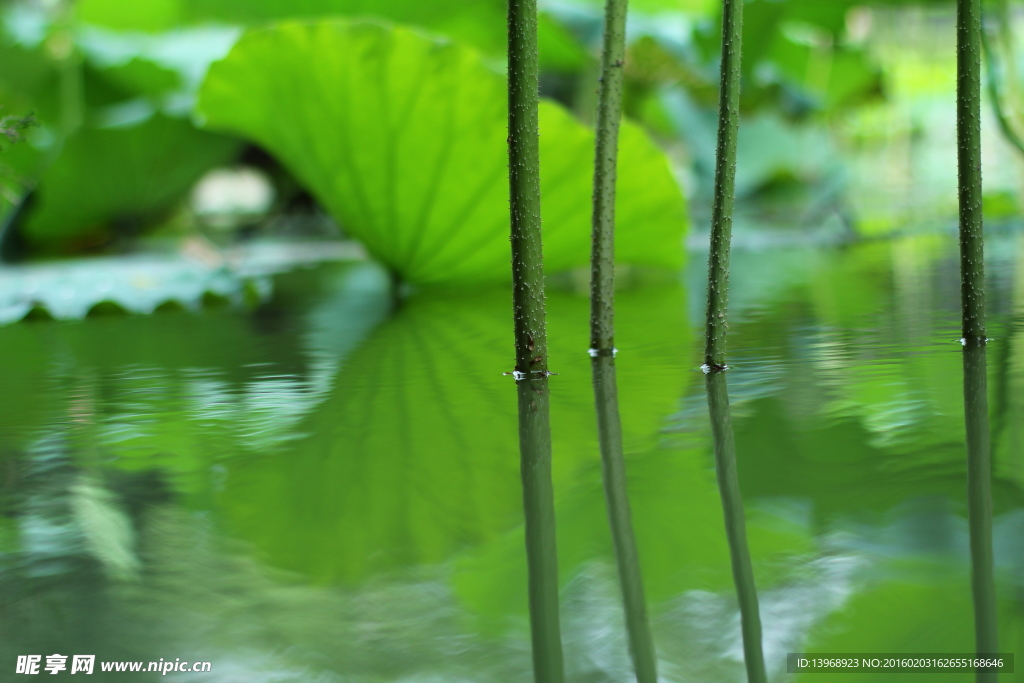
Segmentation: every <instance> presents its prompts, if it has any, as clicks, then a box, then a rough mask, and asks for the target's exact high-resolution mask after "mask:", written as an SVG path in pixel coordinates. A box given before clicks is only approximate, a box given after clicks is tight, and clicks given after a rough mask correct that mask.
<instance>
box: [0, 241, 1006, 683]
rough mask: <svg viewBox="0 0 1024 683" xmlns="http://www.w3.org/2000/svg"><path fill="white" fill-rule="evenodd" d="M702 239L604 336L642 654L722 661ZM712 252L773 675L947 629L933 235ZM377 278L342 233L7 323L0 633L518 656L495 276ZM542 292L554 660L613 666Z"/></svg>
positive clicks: (276, 677)
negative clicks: (420, 282) (146, 306)
mask: <svg viewBox="0 0 1024 683" xmlns="http://www.w3.org/2000/svg"><path fill="white" fill-rule="evenodd" d="M988 249H989V253H990V263H989V279H990V282H989V302H990V304H989V306H990V325H989V330H990V332H989V334H990V335H991V336H992V337H993V338H994V340H993V342H992V343H991V344H990V346H989V350H988V369H989V390H990V397H989V402H990V408H991V425H992V444H993V463H994V464H993V470H994V475H993V476H994V482H993V489H994V510H995V540H994V546H995V562H996V576H997V584H998V585H997V591H998V597H999V600H1000V616H1001V624H1000V626H1001V632H1000V637H1001V639H1002V649H1003V650H1004V651H1014V650H1019V647H1018V646H1019V645H1020V644H1021V642H1022V641H1024V631H1022V623H1024V622H1022V616H1024V615H1022V607H1024V602H1022V601H1024V597H1022V594H1021V587H1022V584H1024V491H1022V483H1024V334H1022V332H1024V270H1022V269H1020V268H1018V264H1024V240H1022V239H1021V238H1020V237H1019V236H1017V235H1015V234H1014V233H1012V232H1001V231H998V230H997V231H994V232H993V233H992V234H991V235H990V237H989V243H988ZM703 259H704V256H703V255H701V254H700V253H695V254H692V256H691V263H690V266H689V267H688V269H687V271H686V272H684V273H681V274H680V275H679V276H678V277H677V278H661V279H659V278H643V277H636V278H626V280H628V281H630V284H629V285H628V286H626V287H624V288H623V289H622V290H621V291H620V292H619V293H618V299H617V303H618V307H619V314H618V329H619V334H618V339H617V344H618V347H619V349H620V353H619V355H618V358H617V361H616V362H617V367H618V379H619V394H620V403H621V411H622V422H623V432H624V443H625V449H626V458H627V461H626V466H627V470H628V475H629V490H630V496H631V505H632V509H633V521H634V525H635V530H636V536H637V544H638V547H639V555H640V560H641V565H642V569H643V576H644V582H645V586H646V589H647V597H648V600H649V602H650V611H651V615H652V621H653V628H654V632H655V639H656V642H657V646H658V654H659V671H660V673H661V677H662V679H663V680H666V681H723V682H724V681H741V680H743V676H744V673H743V664H742V644H741V641H740V629H739V612H738V607H737V601H736V597H735V593H734V589H733V584H732V577H731V573H730V561H729V550H728V545H727V541H726V536H725V529H724V526H723V519H722V504H721V501H720V499H719V493H718V488H717V484H716V480H715V472H714V469H713V466H714V459H713V454H712V444H711V432H710V426H709V424H708V413H707V405H706V396H705V392H704V382H703V375H702V374H701V373H700V372H699V370H697V367H698V366H699V365H700V362H701V349H702V343H701V332H700V330H701V326H702V320H703V310H702V306H703V303H702V302H703V297H704V293H703V290H702V288H701V284H700V283H701V282H702V279H703V277H704V273H705V266H704V261H703ZM731 284H732V292H733V294H732V301H731V326H730V337H729V356H730V358H731V364H732V365H733V366H734V367H733V368H732V369H731V370H730V371H729V376H728V379H729V393H730V401H731V404H732V419H733V424H734V427H735V432H736V446H737V457H738V470H739V478H740V485H741V489H742V493H743V498H744V501H745V504H746V513H747V525H748V537H749V545H750V552H751V556H752V560H753V567H754V574H755V577H756V580H757V587H758V590H759V593H760V600H761V612H762V622H763V629H764V638H765V640H764V652H765V658H766V663H767V667H768V672H769V676H770V677H772V679H773V680H782V679H783V678H787V677H786V675H785V673H784V671H785V654H786V653H787V652H793V651H819V652H915V651H916V652H968V651H971V650H972V649H973V643H974V636H973V621H972V611H971V593H970V581H969V569H970V556H969V552H968V543H967V523H966V455H965V446H964V421H963V394H962V363H961V347H960V345H959V344H958V343H957V339H958V337H959V336H960V335H959V279H958V273H957V252H956V244H955V241H954V240H953V239H952V238H950V237H948V236H940V235H925V236H908V237H901V238H896V239H892V240H886V241H873V242H865V243H859V244H852V245H843V246H826V245H818V246H800V245H794V244H790V245H789V246H780V247H771V246H770V245H765V244H761V245H759V246H758V248H756V249H743V248H742V240H741V247H740V248H738V249H737V251H736V253H735V254H734V258H733V275H732V280H731ZM386 287H387V279H386V277H385V276H384V275H383V274H382V273H381V272H380V271H378V270H377V269H375V268H374V267H373V266H371V265H368V264H358V263H357V264H341V265H332V266H322V267H318V268H315V269H308V270H300V271H297V272H294V273H291V274H287V275H280V276H277V277H276V278H275V281H274V294H273V297H272V298H271V299H270V301H269V302H267V303H265V304H262V305H260V306H258V307H256V308H252V309H244V308H233V307H222V308H214V309H207V310H205V311H203V312H202V313H199V314H196V313H190V312H158V313H157V314H154V315H152V316H145V317H143V316H137V317H135V316H109V317H94V318H89V319H86V320H84V321H81V322H54V321H42V320H34V321H27V322H24V323H20V324H16V325H10V326H6V327H3V328H0V349H2V350H3V353H2V354H0V377H2V378H3V388H4V391H3V392H2V394H0V408H2V409H0V510H2V513H3V514H2V516H0V584H2V588H0V596H2V597H0V666H4V667H7V666H8V664H10V666H13V662H14V660H15V658H16V656H17V655H19V654H29V653H39V654H51V653H54V652H57V653H62V654H96V655H97V657H98V659H106V660H146V661H150V660H157V659H159V658H161V657H162V658H164V659H170V660H173V659H174V658H178V657H180V658H182V659H192V660H208V661H210V662H212V672H211V673H210V674H196V673H190V674H177V675H175V674H170V675H169V676H168V679H171V680H174V679H176V677H177V679H180V680H185V679H186V678H187V679H188V680H192V681H204V680H208V681H353V682H354V681H360V682H362V681H367V682H369V681H407V682H412V681H416V682H427V681H438V682H440V681H445V682H453V681H495V682H499V681H501V682H504V681H524V682H525V681H528V680H530V671H531V665H530V653H529V645H528V644H529V638H528V626H527V624H528V622H527V614H526V565H525V556H524V548H523V543H524V541H523V532H522V510H521V490H520V479H519V456H518V444H517V442H516V424H517V422H516V412H515V411H516V407H515V388H514V385H513V381H512V379H511V378H510V377H504V376H502V373H503V372H506V371H509V370H511V369H512V368H511V365H512V360H511V359H512V343H511V314H510V313H511V312H510V310H509V309H510V305H511V301H510V296H509V295H508V293H507V292H505V291H502V290H500V289H499V290H497V291H476V292H459V293H450V292H449V293H445V292H425V293H419V294H416V295H414V296H411V297H410V298H408V299H405V300H404V301H402V302H401V303H400V304H398V305H397V306H396V305H395V304H394V303H393V302H392V301H391V298H390V297H389V296H388V294H387V291H386ZM548 305H549V317H550V322H549V335H550V344H551V357H552V358H551V367H552V369H553V370H555V371H557V372H558V373H559V375H558V376H557V377H553V378H552V380H551V381H552V427H553V432H554V433H553V437H554V484H555V492H556V513H557V521H558V544H559V562H560V573H561V584H562V585H561V592H562V609H563V628H564V638H565V651H566V658H567V673H568V675H569V678H570V680H572V681H580V682H584V681H586V682H590V681H595V682H596V681H628V680H630V676H631V673H630V662H629V658H628V653H627V647H626V637H625V631H624V626H623V617H622V613H621V607H620V604H619V597H618V586H617V582H616V576H615V564H614V558H613V556H612V544H611V537H610V533H609V531H608V527H607V521H606V520H607V517H606V512H605V506H604V500H603V494H602V486H601V479H600V476H601V469H600V457H599V451H598V448H597V439H596V421H595V417H594V410H593V403H592V401H593V395H592V390H591V384H590V382H591V378H590V359H589V357H588V355H587V353H586V348H587V335H588V329H587V320H588V315H589V304H588V302H587V300H586V292H585V291H584V289H583V288H578V291H577V290H574V289H573V288H571V287H566V288H561V289H556V290H554V291H552V292H551V293H550V294H549V298H548ZM1022 651H1024V650H1022ZM97 676H98V677H99V679H100V680H102V679H103V675H102V674H97ZM109 676H110V677H111V678H112V679H113V678H118V679H120V680H125V679H127V678H129V677H130V678H131V679H132V680H147V674H135V675H126V674H110V675H109ZM150 676H151V674H150ZM859 676H860V678H867V675H866V674H865V675H858V674H845V675H844V676H843V677H842V678H841V680H843V681H849V682H850V683H853V681H855V680H858V677H859ZM1018 676H1020V674H1018ZM972 677H973V675H972V674H950V675H939V674H932V675H931V676H930V678H929V680H950V681H953V680H956V681H968V680H972ZM828 678H829V677H828V676H823V675H820V674H818V675H814V676H813V677H812V680H814V681H823V680H828ZM870 680H872V681H879V680H887V679H886V677H885V676H884V675H872V676H871V677H870Z"/></svg>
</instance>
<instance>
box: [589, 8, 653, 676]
mask: <svg viewBox="0 0 1024 683" xmlns="http://www.w3.org/2000/svg"><path fill="white" fill-rule="evenodd" d="M625 58H626V0H608V2H607V4H606V5H605V24H604V50H603V53H602V57H601V86H600V89H599V93H598V106H597V147H596V150H595V154H594V207H593V208H594V212H593V222H592V225H593V250H592V252H591V270H590V348H591V352H590V353H591V356H592V357H593V358H592V361H591V363H592V370H593V378H594V401H595V405H596V408H597V429H598V440H599V442H600V445H601V469H602V476H603V479H604V491H605V501H606V504H607V506H608V522H609V526H610V527H611V532H612V541H613V543H614V546H615V559H616V562H617V565H618V571H619V585H620V587H621V590H622V603H623V609H624V612H625V616H626V632H627V634H628V637H629V652H630V656H631V657H632V659H633V668H634V671H635V673H636V680H637V682H638V683H657V680H658V669H657V655H656V653H655V648H654V638H653V636H652V635H651V626H650V622H649V621H648V617H647V604H646V600H645V599H644V588H643V580H642V577H641V574H640V559H639V555H638V553H637V549H636V538H635V536H634V534H633V523H632V515H631V513H630V509H629V493H628V491H627V488H626V463H625V458H624V457H623V453H622V425H621V422H620V419H619V399H618V388H617V385H616V379H615V358H614V353H615V348H614V347H615V318H614V316H615V172H616V161H617V158H618V139H619V121H620V120H621V118H622V81H623V73H622V71H623V68H622V67H623V64H624V62H625Z"/></svg>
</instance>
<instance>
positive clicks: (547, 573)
mask: <svg viewBox="0 0 1024 683" xmlns="http://www.w3.org/2000/svg"><path fill="white" fill-rule="evenodd" d="M538 92H539V72H538V65H537V2H536V0H509V3H508V129H509V135H508V143H509V144H508V150H509V191H510V192H509V194H510V204H511V224H512V300H513V316H514V323H515V347H516V370H517V371H518V372H519V373H522V374H520V375H518V376H517V380H516V384H517V387H516V390H517V392H518V403H519V452H520V461H521V470H522V479H523V510H524V516H525V520H526V557H527V565H528V568H529V599H530V630H531V637H532V643H533V669H534V677H535V680H536V681H537V682H538V683H561V681H562V680H563V678H564V677H563V663H562V641H561V635H560V628H559V615H558V561H557V556H556V547H555V518H554V515H555V504H554V493H553V490H552V485H551V426H550V422H549V397H548V374H547V370H548V360H547V334H546V329H545V315H544V266H543V260H542V258H543V257H542V250H541V222H540V154H539V144H538V142H539V141H538V135H539V134H538V125H537V109H538V99H539V95H538ZM519 377H521V379H519Z"/></svg>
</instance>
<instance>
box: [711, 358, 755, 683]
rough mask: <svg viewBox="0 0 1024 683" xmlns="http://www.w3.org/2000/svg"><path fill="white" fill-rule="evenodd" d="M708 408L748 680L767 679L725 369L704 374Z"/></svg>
mask: <svg viewBox="0 0 1024 683" xmlns="http://www.w3.org/2000/svg"><path fill="white" fill-rule="evenodd" d="M706 382H707V392H708V410H709V412H710V413H711V433H712V435H713V436H714V440H715V471H716V472H717V475H718V491H719V493H720V494H721V496H722V510H723V512H724V513H725V534H726V536H727V537H728V540H729V555H730V556H731V558H732V577H733V581H734V582H735V584H736V596H737V597H738V598H739V604H740V624H741V629H742V632H743V657H744V661H745V662H746V666H747V680H748V681H749V682H750V683H767V681H768V676H767V674H766V673H765V668H764V653H763V652H762V650H761V616H760V613H759V610H758V604H757V588H756V586H755V584H754V569H753V567H752V566H751V563H750V548H749V547H747V525H746V519H745V516H744V511H743V497H742V496H741V495H740V482H739V477H738V476H737V474H736V443H735V440H734V437H733V432H732V418H731V417H730V414H729V390H728V387H727V385H726V380H725V373H724V372H711V373H709V374H708V375H707V379H706Z"/></svg>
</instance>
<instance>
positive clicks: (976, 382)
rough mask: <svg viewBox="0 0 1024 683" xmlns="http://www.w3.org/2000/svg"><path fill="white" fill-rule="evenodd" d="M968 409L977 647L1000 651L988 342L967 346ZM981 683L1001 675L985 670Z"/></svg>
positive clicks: (970, 521) (968, 478)
mask: <svg viewBox="0 0 1024 683" xmlns="http://www.w3.org/2000/svg"><path fill="white" fill-rule="evenodd" d="M963 353H964V413H965V415H966V423H967V508H968V520H969V525H970V537H971V592H972V594H973V597H974V634H975V647H976V650H977V652H978V653H979V654H980V653H996V652H998V651H999V633H998V621H997V612H996V590H995V580H994V577H993V567H992V459H991V449H990V445H989V428H988V387H987V378H986V374H985V373H986V371H987V368H986V360H985V344H984V343H983V342H982V343H971V342H968V343H967V345H966V347H965V348H964V352H963ZM977 680H978V681H979V683H981V682H984V683H988V682H989V681H996V680H998V674H996V673H994V672H991V671H979V672H978V678H977Z"/></svg>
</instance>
